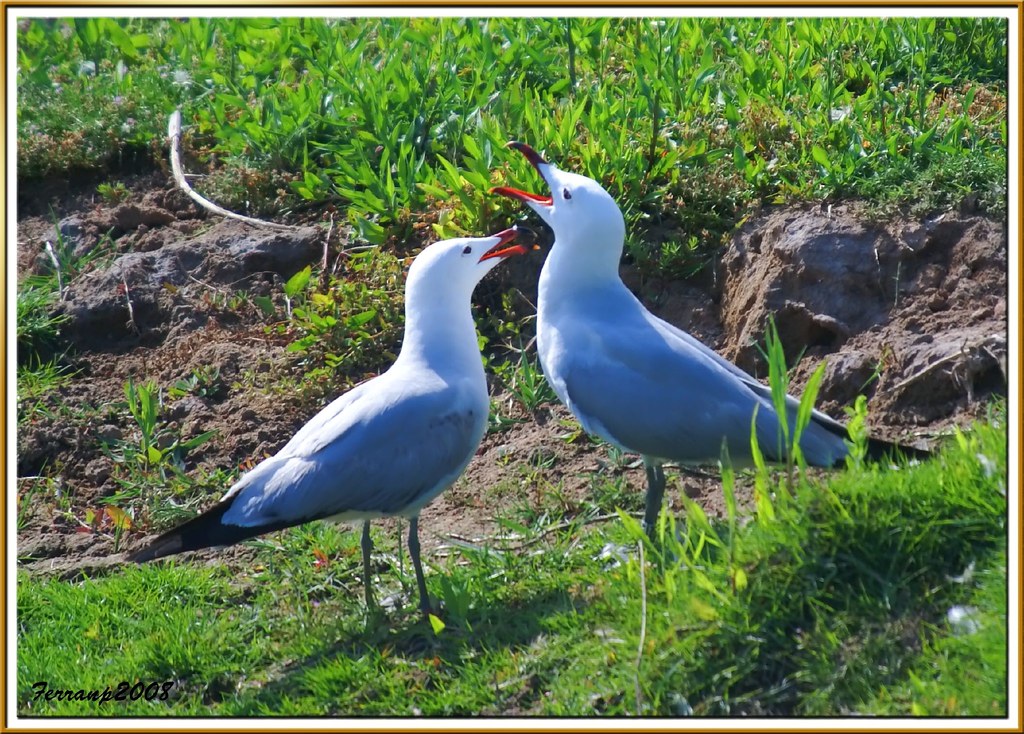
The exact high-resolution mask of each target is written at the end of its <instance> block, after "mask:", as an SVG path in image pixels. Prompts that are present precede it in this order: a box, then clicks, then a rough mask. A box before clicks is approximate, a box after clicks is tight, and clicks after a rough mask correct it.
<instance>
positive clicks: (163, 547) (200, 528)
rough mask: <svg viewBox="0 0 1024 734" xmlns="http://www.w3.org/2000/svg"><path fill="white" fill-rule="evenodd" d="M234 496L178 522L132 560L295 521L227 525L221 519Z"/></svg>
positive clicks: (209, 544) (207, 544) (236, 538)
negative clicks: (197, 514)
mask: <svg viewBox="0 0 1024 734" xmlns="http://www.w3.org/2000/svg"><path fill="white" fill-rule="evenodd" d="M231 503H232V500H226V501H224V502H220V503H218V504H216V505H214V506H213V507H211V508H210V509H209V510H207V511H206V512H204V513H203V514H202V515H199V516H198V517H194V518H192V519H191V520H189V521H187V522H185V523H183V524H181V525H179V526H178V527H176V528H174V529H173V530H168V531H167V532H166V533H164V534H163V535H161V536H160V537H158V538H157V539H156V540H154V541H153V542H152V543H150V544H149V545H147V546H146V547H145V548H140V549H139V550H137V551H135V552H134V553H132V554H131V555H130V556H128V560H129V561H130V562H132V563H145V562H146V561H153V560H156V559H157V558H163V557H164V556H171V555H174V554H175V553H183V552H185V551H193V550H200V549H202V548H213V547H215V546H224V545H233V544H235V543H238V542H239V541H242V540H247V539H248V538H254V537H256V536H257V535H262V534H263V533H269V532H271V531H272V530H281V529H283V528H286V527H289V526H291V525H294V524H295V523H290V522H280V523H272V524H269V525H259V526H255V527H242V526H240V525H228V524H225V523H223V522H222V518H223V517H224V513H225V512H227V511H228V509H229V508H230V507H231Z"/></svg>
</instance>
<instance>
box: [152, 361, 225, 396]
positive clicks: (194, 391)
mask: <svg viewBox="0 0 1024 734" xmlns="http://www.w3.org/2000/svg"><path fill="white" fill-rule="evenodd" d="M227 390H228V386H227V385H226V384H225V382H224V381H223V380H222V379H221V376H220V367H218V366H216V365H204V366H201V367H196V368H195V369H193V370H192V374H190V375H189V376H188V377H185V378H183V379H180V380H178V381H176V382H175V383H174V384H173V385H171V386H170V387H169V388H167V394H168V395H169V396H170V397H172V398H180V397H183V396H185V395H196V396H198V397H201V398H210V399H213V400H217V399H220V398H222V397H224V395H225V394H226V393H227Z"/></svg>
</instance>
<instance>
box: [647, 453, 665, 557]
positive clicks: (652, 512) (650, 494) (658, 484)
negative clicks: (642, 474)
mask: <svg viewBox="0 0 1024 734" xmlns="http://www.w3.org/2000/svg"><path fill="white" fill-rule="evenodd" d="M644 468H645V469H647V509H646V510H645V511H644V531H645V532H646V533H647V537H648V538H650V539H651V540H654V529H655V528H656V527H657V525H658V513H659V512H661V503H662V499H663V498H664V496H665V470H664V469H663V468H662V466H661V464H654V463H649V462H648V461H647V460H644Z"/></svg>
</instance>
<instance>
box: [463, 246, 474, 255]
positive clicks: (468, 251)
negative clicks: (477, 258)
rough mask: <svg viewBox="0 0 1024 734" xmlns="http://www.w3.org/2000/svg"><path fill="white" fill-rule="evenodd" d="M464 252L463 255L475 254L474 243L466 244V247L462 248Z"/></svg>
mask: <svg viewBox="0 0 1024 734" xmlns="http://www.w3.org/2000/svg"><path fill="white" fill-rule="evenodd" d="M462 254H463V255H472V254H473V245H466V246H465V247H464V248H462Z"/></svg>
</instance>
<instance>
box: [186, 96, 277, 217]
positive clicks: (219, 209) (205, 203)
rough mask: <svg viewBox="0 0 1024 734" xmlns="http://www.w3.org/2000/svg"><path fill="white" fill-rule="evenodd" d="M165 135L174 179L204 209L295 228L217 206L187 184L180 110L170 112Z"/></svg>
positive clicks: (227, 215) (225, 215)
mask: <svg viewBox="0 0 1024 734" xmlns="http://www.w3.org/2000/svg"><path fill="white" fill-rule="evenodd" d="M167 137H168V138H170V142H171V170H172V171H173V172H174V180H175V181H177V182H178V186H180V187H181V189H182V191H184V192H185V193H186V194H188V195H189V197H190V198H191V199H192V200H193V201H194V202H196V203H197V204H199V206H201V207H203V208H204V209H206V210H208V211H211V212H213V213H214V214H219V215H221V216H222V217H230V218H231V219H238V220H239V221H242V222H245V223H247V224H253V225H255V226H257V227H270V228H271V229H284V230H292V229H296V228H295V227H292V226H291V225H288V224H278V223H277V222H266V221H264V220H262V219H254V218H253V217H247V216H245V215H244V214H236V213H235V212H229V211H228V210H227V209H224V208H223V207H220V206H217V205H216V204H214V203H213V202H212V201H210V200H209V199H205V198H203V197H202V196H200V195H199V194H197V193H196V192H195V191H193V190H192V187H191V186H189V183H188V181H186V180H185V172H184V170H183V169H182V167H181V151H180V147H181V111H180V110H175V111H174V112H173V113H171V118H170V120H169V122H168V123H167Z"/></svg>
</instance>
